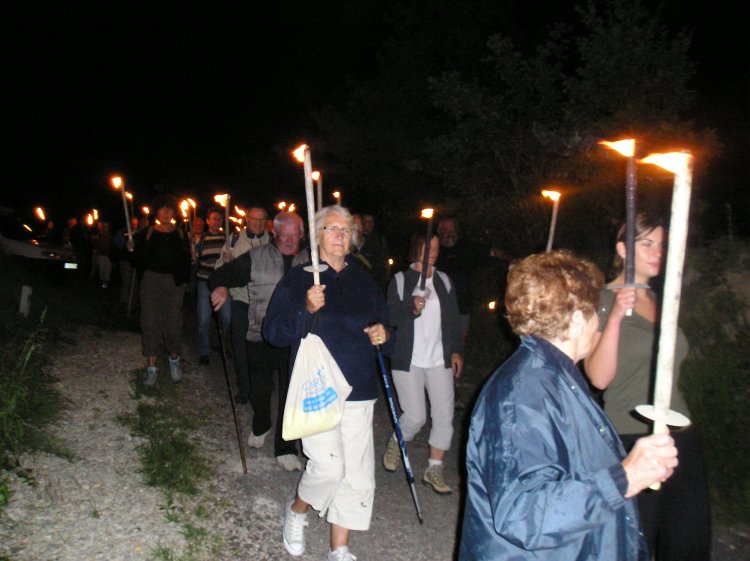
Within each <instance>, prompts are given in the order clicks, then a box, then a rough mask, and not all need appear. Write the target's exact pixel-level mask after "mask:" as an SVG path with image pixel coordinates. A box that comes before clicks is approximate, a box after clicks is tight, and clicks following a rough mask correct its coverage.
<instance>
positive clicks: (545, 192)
mask: <svg viewBox="0 0 750 561" xmlns="http://www.w3.org/2000/svg"><path fill="white" fill-rule="evenodd" d="M542 197H547V198H548V199H550V200H552V201H557V200H559V199H560V193H559V192H557V191H548V190H547V189H544V190H543V191H542Z"/></svg>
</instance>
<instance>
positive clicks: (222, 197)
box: [214, 193, 229, 208]
mask: <svg viewBox="0 0 750 561" xmlns="http://www.w3.org/2000/svg"><path fill="white" fill-rule="evenodd" d="M227 199H229V194H228V193H224V194H223V195H215V196H214V201H216V202H217V203H219V204H220V205H221V206H222V207H223V208H226V206H227Z"/></svg>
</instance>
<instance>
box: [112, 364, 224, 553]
mask: <svg viewBox="0 0 750 561" xmlns="http://www.w3.org/2000/svg"><path fill="white" fill-rule="evenodd" d="M164 368H166V365H164ZM142 376H143V372H142V370H136V371H133V372H132V373H131V388H132V393H131V397H132V398H133V400H134V401H135V402H136V406H135V410H134V412H133V413H130V414H127V415H123V416H121V417H120V418H119V419H118V420H119V421H120V422H121V423H123V424H124V425H126V426H127V427H128V428H129V429H130V431H131V434H132V435H133V436H136V437H139V438H140V440H141V442H140V444H138V445H137V451H138V456H139V458H140V464H141V467H140V471H141V473H142V475H143V478H144V482H145V483H146V484H147V485H150V486H152V487H156V488H157V489H159V491H160V492H161V493H162V495H163V497H164V502H163V504H162V506H161V508H162V511H163V512H164V516H165V518H166V519H167V520H169V521H170V522H174V523H176V524H179V525H180V527H181V531H182V535H183V537H184V538H185V543H186V545H185V548H184V550H183V551H182V552H180V553H178V552H175V551H173V550H171V549H170V548H167V547H163V546H160V547H158V548H156V549H155V550H154V552H153V558H154V559H155V560H157V561H199V560H203V559H211V558H213V557H214V556H215V554H216V553H217V552H218V551H219V550H220V548H221V540H220V538H219V536H217V535H216V534H213V533H212V532H211V531H210V530H209V529H208V528H209V524H208V523H209V510H210V509H209V507H207V506H206V503H205V501H204V499H203V497H202V496H201V492H200V485H201V483H202V482H204V481H206V480H208V479H209V478H210V476H211V467H210V464H209V462H208V459H207V458H206V457H205V456H204V454H203V452H202V450H201V448H200V443H199V442H197V441H196V440H195V439H194V436H193V435H194V434H195V432H196V430H197V429H198V424H197V422H196V420H195V418H194V416H193V415H189V414H188V413H187V412H186V411H184V410H183V408H182V407H183V406H184V404H183V403H182V400H181V399H180V396H179V392H180V387H181V386H175V385H174V384H173V383H172V382H171V381H170V380H169V379H168V377H167V376H162V377H161V378H160V379H159V380H158V381H157V383H156V384H155V385H154V387H152V388H145V387H144V386H143V385H142V384H141V383H140V380H141V377H142Z"/></svg>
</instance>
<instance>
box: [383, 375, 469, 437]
mask: <svg viewBox="0 0 750 561" xmlns="http://www.w3.org/2000/svg"><path fill="white" fill-rule="evenodd" d="M393 383H394V384H395V386H396V392H398V402H399V405H400V406H401V409H402V410H403V414H402V415H401V417H400V418H399V423H400V424H401V433H402V434H403V436H404V440H405V441H409V440H412V439H413V438H414V437H415V436H416V435H417V433H418V432H419V431H420V430H421V429H422V427H423V426H424V424H425V423H426V422H427V399H426V397H425V391H426V393H427V396H428V397H429V399H430V420H431V427H430V438H429V440H428V442H429V444H430V446H432V447H433V448H438V449H440V450H449V449H450V447H451V438H452V437H453V409H454V406H455V403H454V397H453V370H452V369H451V368H444V367H443V366H434V367H432V368H419V367H416V366H412V367H411V369H410V370H409V371H408V372H406V371H404V370H394V371H393Z"/></svg>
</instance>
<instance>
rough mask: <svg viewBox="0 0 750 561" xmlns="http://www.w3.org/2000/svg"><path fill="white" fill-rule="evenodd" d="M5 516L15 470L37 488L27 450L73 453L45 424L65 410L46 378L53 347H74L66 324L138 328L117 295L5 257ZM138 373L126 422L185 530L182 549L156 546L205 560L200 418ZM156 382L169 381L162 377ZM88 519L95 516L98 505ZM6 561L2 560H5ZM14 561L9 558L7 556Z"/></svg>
mask: <svg viewBox="0 0 750 561" xmlns="http://www.w3.org/2000/svg"><path fill="white" fill-rule="evenodd" d="M0 269H1V270H2V271H3V274H2V275H0V314H2V317H3V318H6V320H5V321H4V322H0V520H2V516H3V511H4V509H5V507H6V506H7V505H8V504H9V503H10V502H11V501H12V500H13V497H12V493H11V490H10V486H9V481H8V476H9V475H10V474H11V473H13V474H15V475H17V476H18V477H19V478H21V479H22V480H23V481H25V482H26V483H27V484H29V485H34V484H35V480H34V473H32V472H30V471H28V470H26V469H24V468H23V467H22V464H21V463H20V462H19V458H20V457H21V456H22V455H23V454H27V453H33V452H37V451H43V452H47V453H51V454H56V455H59V456H62V457H71V456H70V452H69V451H68V450H66V447H65V442H63V441H61V440H59V439H56V438H55V437H53V436H52V434H51V433H50V432H48V431H47V427H48V426H49V425H50V423H52V422H54V421H55V420H56V419H57V418H59V416H60V415H61V414H63V413H64V408H65V401H64V399H63V397H62V395H61V394H60V393H59V391H58V390H57V388H56V385H55V383H56V380H55V378H54V377H53V376H52V375H50V373H49V370H48V367H49V364H50V353H51V350H52V349H53V348H54V347H55V346H65V345H75V340H74V339H73V338H72V337H71V336H70V331H71V330H72V329H74V328H75V327H76V326H83V325H86V326H93V327H94V328H98V329H100V330H101V332H102V333H105V332H111V331H118V330H119V331H122V330H137V323H135V320H134V319H128V318H127V317H126V314H125V311H124V310H121V309H117V308H116V307H117V303H116V298H114V297H113V294H112V293H107V292H103V291H100V290H98V289H97V288H96V287H95V286H94V285H92V284H91V283H87V282H80V281H79V279H78V278H76V277H74V276H73V275H76V274H77V273H72V274H70V275H68V274H67V273H66V274H63V275H60V274H58V272H56V273H55V274H47V273H48V271H44V270H40V269H39V268H38V267H37V265H36V264H28V263H24V262H21V261H18V260H15V259H11V258H8V257H7V256H4V255H0ZM24 285H26V286H30V287H31V288H32V296H31V306H30V312H29V315H28V317H23V316H22V315H20V314H19V297H20V294H21V287H22V286H24ZM141 375H142V372H141V371H134V372H133V373H132V375H131V386H132V388H133V391H132V394H131V395H132V397H133V399H134V400H135V402H136V403H135V408H134V412H133V413H132V414H130V415H127V416H124V417H122V418H121V419H120V421H121V422H123V423H124V424H126V425H127V426H128V427H129V429H130V430H131V431H132V433H133V434H134V435H136V436H137V437H139V440H140V441H141V444H140V445H139V446H138V454H139V457H140V460H141V469H140V471H141V473H142V474H143V478H144V483H146V484H147V485H151V486H154V487H156V488H158V489H159V490H160V491H161V492H162V493H163V496H164V502H163V504H162V510H163V512H164V516H165V518H166V519H167V520H169V521H171V522H174V523H177V524H179V525H180V527H181V531H182V534H183V536H184V538H185V542H186V546H185V548H184V550H183V551H182V552H180V553H177V552H174V551H171V550H170V549H168V548H165V547H158V548H156V549H155V550H154V551H153V552H152V555H153V558H154V559H155V560H157V561H199V560H203V559H211V558H213V556H214V554H215V552H216V550H217V548H218V547H219V540H218V538H217V537H216V536H214V535H212V534H211V533H210V532H209V531H208V530H207V527H208V524H207V522H208V513H209V509H208V508H207V507H206V505H205V504H204V502H203V501H202V498H201V496H200V483H201V482H202V481H205V480H206V479H207V478H208V477H209V475H210V469H209V464H208V462H207V460H206V458H205V457H204V456H203V455H202V453H201V450H200V445H199V443H197V442H196V441H195V439H194V436H193V435H194V433H195V430H196V428H197V425H196V422H195V421H194V420H193V419H191V418H190V417H189V416H188V415H186V414H184V413H183V412H182V411H181V409H180V399H179V398H178V395H177V392H178V391H179V388H177V387H174V386H173V384H172V383H171V382H169V383H163V384H162V383H157V385H156V386H155V387H154V388H152V389H145V388H143V387H142V386H141V385H140V384H139V380H140V377H141ZM160 382H164V380H161V381H160ZM92 516H95V517H96V516H98V513H97V512H96V511H93V512H92ZM2 561H6V560H5V559H2ZM7 561H10V560H7Z"/></svg>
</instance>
